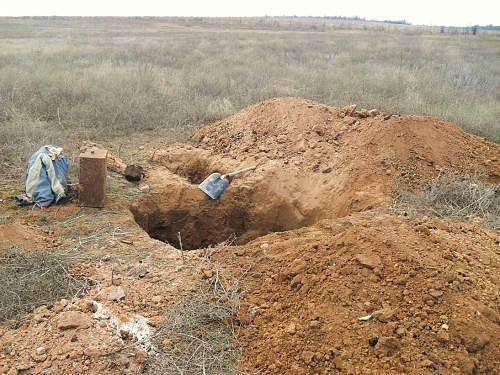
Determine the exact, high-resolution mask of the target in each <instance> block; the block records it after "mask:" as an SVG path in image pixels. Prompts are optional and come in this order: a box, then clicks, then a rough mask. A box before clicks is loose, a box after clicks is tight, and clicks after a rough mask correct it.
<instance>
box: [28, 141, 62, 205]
mask: <svg viewBox="0 0 500 375" xmlns="http://www.w3.org/2000/svg"><path fill="white" fill-rule="evenodd" d="M24 184H25V188H26V196H27V197H28V198H29V199H30V200H31V201H32V203H34V204H36V205H39V206H42V207H46V206H49V205H50V204H52V203H54V202H56V203H57V202H59V201H60V200H61V199H62V198H64V197H66V193H67V191H68V158H67V157H66V155H65V154H64V151H63V149H62V148H61V147H58V146H55V145H46V146H43V147H41V148H40V149H39V150H38V151H37V152H35V153H34V154H33V155H32V156H31V158H30V160H29V161H28V166H27V168H26V178H25V181H24Z"/></svg>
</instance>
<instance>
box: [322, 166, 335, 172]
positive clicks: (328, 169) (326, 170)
mask: <svg viewBox="0 0 500 375" xmlns="http://www.w3.org/2000/svg"><path fill="white" fill-rule="evenodd" d="M331 171H333V169H332V168H330V167H328V168H326V169H323V173H330V172H331Z"/></svg>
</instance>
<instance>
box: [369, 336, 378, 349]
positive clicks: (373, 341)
mask: <svg viewBox="0 0 500 375" xmlns="http://www.w3.org/2000/svg"><path fill="white" fill-rule="evenodd" d="M377 343H378V337H377V336H372V337H370V338H369V339H368V344H369V345H370V346H371V347H373V346H375V345H377Z"/></svg>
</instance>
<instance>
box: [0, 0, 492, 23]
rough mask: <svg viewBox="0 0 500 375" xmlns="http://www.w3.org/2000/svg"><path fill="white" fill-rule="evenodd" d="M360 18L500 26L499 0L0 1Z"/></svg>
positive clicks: (63, 8)
mask: <svg viewBox="0 0 500 375" xmlns="http://www.w3.org/2000/svg"><path fill="white" fill-rule="evenodd" d="M48 15H58V16H264V15H269V16H282V15H298V16H359V17H365V18H370V19H378V20H385V19H393V20H395V19H398V20H399V19H406V20H407V21H409V22H412V23H415V24H429V25H457V26H463V25H474V24H490V23H491V24H496V25H499V24H500V0H496V1H494V0H473V1H470V0H415V1H406V0H341V1H337V0H302V1H294V0H244V1H238V0H211V1H202V0H175V1H168V0H163V1H160V0H0V16H48Z"/></svg>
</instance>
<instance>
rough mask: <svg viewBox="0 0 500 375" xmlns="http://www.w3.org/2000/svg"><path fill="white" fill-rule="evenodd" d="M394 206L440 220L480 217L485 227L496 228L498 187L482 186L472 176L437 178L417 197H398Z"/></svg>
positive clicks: (499, 201)
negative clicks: (435, 216) (428, 214)
mask: <svg viewBox="0 0 500 375" xmlns="http://www.w3.org/2000/svg"><path fill="white" fill-rule="evenodd" d="M397 203H398V205H399V206H403V207H406V208H407V209H409V210H412V211H419V212H424V213H431V214H435V215H437V216H440V217H448V218H465V219H468V218H472V217H481V218H482V220H483V222H484V223H485V224H487V225H488V226H490V227H492V228H495V229H497V228H499V227H500V186H499V185H488V184H485V183H483V182H482V181H480V180H479V178H477V177H474V176H458V175H454V174H448V175H444V176H441V177H439V178H437V179H435V180H432V181H430V182H429V183H428V184H427V185H426V186H425V187H424V189H423V192H422V193H421V194H418V195H416V194H413V193H408V192H402V193H398V196H397Z"/></svg>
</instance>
